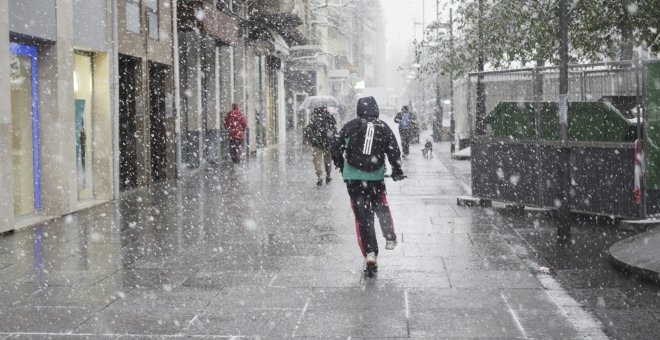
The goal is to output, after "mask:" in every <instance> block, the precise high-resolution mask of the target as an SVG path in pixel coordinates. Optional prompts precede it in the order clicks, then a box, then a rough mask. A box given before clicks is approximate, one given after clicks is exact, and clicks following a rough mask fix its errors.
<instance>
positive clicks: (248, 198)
mask: <svg viewBox="0 0 660 340" xmlns="http://www.w3.org/2000/svg"><path fill="white" fill-rule="evenodd" d="M411 149H412V153H411V156H410V157H408V158H407V159H405V160H404V170H405V171H406V174H407V175H408V176H409V178H408V179H407V180H405V181H401V182H391V181H388V182H387V187H388V195H389V201H390V205H391V209H392V212H393V215H394V216H393V217H394V222H395V226H396V232H397V235H398V237H399V245H398V247H397V248H396V249H395V250H394V251H386V250H382V251H381V256H380V257H379V273H378V274H377V275H376V276H375V277H372V278H368V277H365V276H364V275H362V268H363V260H362V259H361V255H360V250H359V248H358V245H357V241H356V236H355V225H354V220H353V215H352V212H351V209H350V205H349V201H348V196H347V193H346V189H345V186H344V185H343V183H342V182H341V181H340V180H339V178H338V177H339V174H336V175H335V181H333V182H332V183H330V184H329V185H324V186H323V187H321V188H317V187H316V183H315V182H316V181H315V178H314V174H313V169H312V161H311V153H310V152H309V150H305V149H303V148H302V147H300V146H298V145H289V147H285V146H278V147H271V148H268V149H265V150H263V151H260V152H259V153H258V156H257V157H256V158H253V159H250V161H249V162H248V163H247V164H246V163H244V164H240V165H236V166H234V165H228V164H227V165H221V166H219V167H218V168H214V169H210V170H204V171H199V172H196V173H194V174H190V175H186V176H184V177H183V178H181V179H179V180H176V181H170V182H165V183H160V184H157V185H154V186H152V187H150V188H145V189H138V190H134V191H131V192H127V193H124V194H122V197H121V199H119V200H117V201H113V202H108V203H105V204H102V205H99V206H96V207H93V208H90V209H87V210H84V211H81V212H79V213H75V214H72V215H69V216H65V217H62V218H57V219H54V220H50V221H48V222H45V223H41V224H38V225H35V226H33V227H29V228H25V229H22V230H18V231H16V232H14V233H13V234H7V235H4V236H2V237H1V238H0V254H1V255H2V256H1V259H2V261H1V262H2V264H1V265H0V283H2V289H0V331H1V332H0V339H3V338H10V339H50V338H55V339H60V338H61V339H69V338H85V339H97V338H98V339H101V338H103V339H105V338H112V339H135V338H144V339H150V338H154V339H155V338H179V337H180V338H202V339H205V338H208V339H212V338H241V337H247V338H252V337H262V338H269V339H283V338H309V339H319V338H339V339H347V338H350V339H357V338H401V339H404V338H416V339H436V338H449V339H477V338H478V339H519V338H525V339H584V338H593V339H601V338H607V335H606V334H605V333H604V332H603V328H604V326H603V325H602V323H601V322H600V321H599V319H597V318H594V316H593V315H594V314H593V311H592V310H590V309H588V308H585V306H584V305H583V304H580V303H579V302H578V301H576V299H575V298H573V297H571V295H570V294H567V291H566V290H565V289H564V288H563V287H562V284H560V283H559V282H558V281H557V277H556V275H549V274H544V273H538V272H536V271H535V270H534V269H535V266H537V264H536V263H534V258H535V257H534V256H530V254H529V247H525V246H521V245H520V242H517V241H513V240H512V238H514V237H515V235H512V234H510V233H508V232H507V231H506V230H504V228H502V227H501V224H500V223H505V222H503V221H505V220H503V217H502V216H503V213H502V212H500V211H498V210H496V209H470V208H461V207H458V206H456V197H457V196H459V195H462V194H465V190H466V180H465V177H464V176H463V175H464V173H461V171H463V170H465V169H463V170H461V168H460V166H459V167H453V166H450V165H449V164H448V162H451V161H450V160H449V159H448V157H447V156H448V155H446V154H443V152H442V151H440V150H439V149H436V155H437V157H435V158H434V159H432V160H427V159H423V158H422V157H421V152H418V151H419V150H418V149H419V148H418V147H417V146H413V147H411ZM461 166H462V165H461ZM515 220H516V221H517V220H520V219H519V218H517V219H515ZM510 221H512V219H508V220H506V223H512V222H510ZM498 225H500V227H498ZM379 232H380V231H379ZM381 240H382V241H381V246H382V245H383V244H384V239H382V238H381ZM565 275H571V274H570V273H566V274H565ZM576 275H580V273H579V272H578V273H576ZM622 280H625V279H622ZM611 293H612V294H615V293H616V292H611ZM587 295H589V294H587ZM610 317H612V318H614V317H616V315H611V316H610ZM621 317H623V316H621ZM650 317H652V315H650ZM656 334H657V333H656Z"/></svg>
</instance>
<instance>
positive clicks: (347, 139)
mask: <svg viewBox="0 0 660 340" xmlns="http://www.w3.org/2000/svg"><path fill="white" fill-rule="evenodd" d="M378 116H379V111H378V103H376V100H375V99H374V98H373V97H364V98H360V99H359V100H358V103H357V118H355V119H353V120H351V121H349V122H348V123H346V125H344V126H343V127H342V129H341V131H340V132H339V135H338V138H336V139H335V141H334V142H333V145H332V160H333V162H334V164H335V166H336V167H337V168H339V169H340V170H341V173H342V177H343V179H344V182H345V183H346V188H347V190H348V195H349V196H350V199H351V206H352V208H353V213H354V214H355V225H356V228H357V230H356V232H357V239H358V245H359V246H360V250H361V251H362V256H364V258H365V262H366V269H365V273H367V274H371V273H374V272H375V271H376V270H377V268H378V267H377V261H376V258H377V256H378V242H377V240H376V232H375V227H374V213H375V214H376V216H378V221H379V223H380V228H381V231H382V232H383V236H384V237H385V240H386V243H385V249H388V250H392V249H394V248H395V247H396V245H397V238H396V232H395V230H394V221H393V220H392V213H391V212H390V208H389V204H388V202H387V193H386V189H385V182H384V177H385V156H387V160H388V161H389V163H390V165H391V166H392V175H391V177H392V179H393V180H395V181H398V180H402V179H403V178H404V176H403V170H402V169H401V151H400V150H399V146H398V144H397V141H396V137H395V136H394V133H393V132H392V129H390V127H389V126H388V125H387V124H385V122H383V121H382V120H380V119H378Z"/></svg>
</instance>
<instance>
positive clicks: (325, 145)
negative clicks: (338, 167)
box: [304, 107, 337, 186]
mask: <svg viewBox="0 0 660 340" xmlns="http://www.w3.org/2000/svg"><path fill="white" fill-rule="evenodd" d="M336 133H337V121H336V120H335V117H333V116H332V115H331V114H330V113H329V112H328V109H327V108H325V107H317V108H315V109H314V111H313V112H312V116H311V117H310V121H309V124H308V125H307V127H306V128H305V131H304V138H305V140H306V141H307V142H309V143H310V144H311V145H312V148H313V160H314V170H315V171H316V177H317V181H316V185H317V186H321V185H323V168H325V183H326V184H327V183H330V181H332V157H331V155H330V146H331V144H332V141H333V139H334V138H335V134H336Z"/></svg>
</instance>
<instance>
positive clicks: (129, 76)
mask: <svg viewBox="0 0 660 340" xmlns="http://www.w3.org/2000/svg"><path fill="white" fill-rule="evenodd" d="M138 63H139V60H137V59H135V58H130V57H126V56H119V181H120V183H119V189H120V190H127V189H132V188H135V187H136V186H137V171H138V169H137V145H136V144H137V140H136V136H135V134H136V132H137V126H136V125H137V122H136V111H137V110H136V97H137V92H138V91H139V86H138V82H137V75H138V74H139V72H138Z"/></svg>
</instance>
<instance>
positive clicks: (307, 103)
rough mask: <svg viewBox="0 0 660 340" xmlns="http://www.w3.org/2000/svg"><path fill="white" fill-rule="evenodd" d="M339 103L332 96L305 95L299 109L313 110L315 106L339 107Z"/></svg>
mask: <svg viewBox="0 0 660 340" xmlns="http://www.w3.org/2000/svg"><path fill="white" fill-rule="evenodd" d="M340 105H341V103H340V102H339V100H337V98H335V97H333V96H310V97H307V98H306V99H305V100H304V101H303V102H302V104H300V107H299V108H298V109H299V110H314V109H315V108H317V107H339V106H340Z"/></svg>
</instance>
